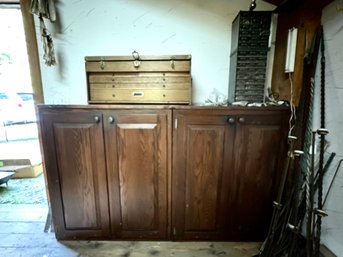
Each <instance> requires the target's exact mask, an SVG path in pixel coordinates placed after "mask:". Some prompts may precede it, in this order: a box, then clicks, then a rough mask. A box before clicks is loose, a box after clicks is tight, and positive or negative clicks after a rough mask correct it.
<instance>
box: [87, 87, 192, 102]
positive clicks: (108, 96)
mask: <svg viewBox="0 0 343 257" xmlns="http://www.w3.org/2000/svg"><path fill="white" fill-rule="evenodd" d="M89 94H90V101H89V102H90V103H175V104H177V103H179V104H189V103H190V102H191V90H190V88H184V89H182V88H179V89H157V88H149V89H147V88H139V87H137V88H111V87H110V88H106V87H105V88H93V87H91V89H90V92H89Z"/></svg>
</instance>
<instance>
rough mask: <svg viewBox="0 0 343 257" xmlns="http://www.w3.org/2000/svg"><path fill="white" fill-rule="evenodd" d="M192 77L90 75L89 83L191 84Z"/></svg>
mask: <svg viewBox="0 0 343 257" xmlns="http://www.w3.org/2000/svg"><path fill="white" fill-rule="evenodd" d="M191 80H192V79H191V76H190V75H188V74H180V73H176V74H173V73H171V74H167V75H166V74H165V73H149V74H144V73H130V74H120V73H119V74H118V73H100V74H99V73H89V75H88V82H89V83H90V84H94V83H112V84H137V83H138V84H161V85H163V84H166V83H167V84H174V83H182V84H190V83H191Z"/></svg>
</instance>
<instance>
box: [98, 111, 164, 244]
mask: <svg viewBox="0 0 343 257" xmlns="http://www.w3.org/2000/svg"><path fill="white" fill-rule="evenodd" d="M168 113H169V112H168V111H152V112H151V111H150V112H149V111H134V112H132V111H131V112H130V111H129V112H128V111H117V112H114V113H110V112H108V113H106V115H105V116H106V117H114V118H115V123H113V124H110V123H107V124H106V125H105V130H106V140H105V141H106V149H107V155H108V156H109V157H110V158H108V159H107V165H108V176H109V190H110V191H109V192H110V195H109V197H110V210H111V224H112V233H113V235H114V236H116V237H121V238H159V239H166V238H167V219H168V214H167V200H168V198H167V197H168V195H167V190H168V187H167V176H168V158H169V157H168V155H169V154H168V152H169V151H168V147H167V145H168V133H167V128H168V126H169V125H168V123H169V122H170V121H169V118H168V117H169V116H170V114H168Z"/></svg>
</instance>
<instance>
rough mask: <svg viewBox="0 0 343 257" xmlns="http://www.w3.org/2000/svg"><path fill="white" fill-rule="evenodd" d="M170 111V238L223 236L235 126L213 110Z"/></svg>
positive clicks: (224, 232)
mask: <svg viewBox="0 0 343 257" xmlns="http://www.w3.org/2000/svg"><path fill="white" fill-rule="evenodd" d="M174 113H175V115H174V133H173V137H174V138H173V140H174V141H173V143H174V146H173V148H174V150H173V185H172V212H173V216H172V233H173V238H174V239H179V240H189V239H202V240H205V239H206V240H218V239H225V238H226V235H227V229H226V226H227V218H228V209H227V202H228V189H229V188H228V185H229V183H230V181H229V175H230V172H233V171H232V165H233V164H232V153H233V151H232V146H233V136H234V126H230V125H229V124H228V123H227V119H228V116H226V115H224V113H220V112H216V111H211V110H206V111H201V110H197V111H182V110H180V111H175V112H174Z"/></svg>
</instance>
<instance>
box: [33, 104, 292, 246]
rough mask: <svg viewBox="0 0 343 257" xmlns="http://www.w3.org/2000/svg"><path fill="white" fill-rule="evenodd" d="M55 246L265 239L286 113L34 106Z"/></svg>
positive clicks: (250, 109)
mask: <svg viewBox="0 0 343 257" xmlns="http://www.w3.org/2000/svg"><path fill="white" fill-rule="evenodd" d="M38 113H39V120H40V135H41V145H42V150H43V151H42V153H43V158H44V164H45V174H46V176H47V181H48V191H49V196H50V201H51V209H52V216H53V222H54V226H55V231H56V237H57V238H58V239H156V240H157V239H158V240H169V239H172V240H243V241H246V240H262V239H263V237H264V236H265V234H266V229H267V228H268V225H269V224H268V223H269V219H270V214H271V208H272V201H273V200H274V193H275V188H276V187H277V182H278V175H279V172H278V171H279V170H280V165H281V164H282V158H283V156H284V154H283V153H284V151H285V147H284V145H285V144H284V143H285V142H284V141H285V139H286V136H287V135H286V133H285V131H286V128H287V114H288V112H287V110H285V109H284V108H241V107H239V108H237V107H219V108H214V107H191V106H188V107H186V106H184V107H181V106H180V107H179V106H155V107H153V106H138V107H137V106H125V105H123V106H113V105H93V106H92V105H88V106H72V105H70V106H49V105H41V106H39V107H38Z"/></svg>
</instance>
